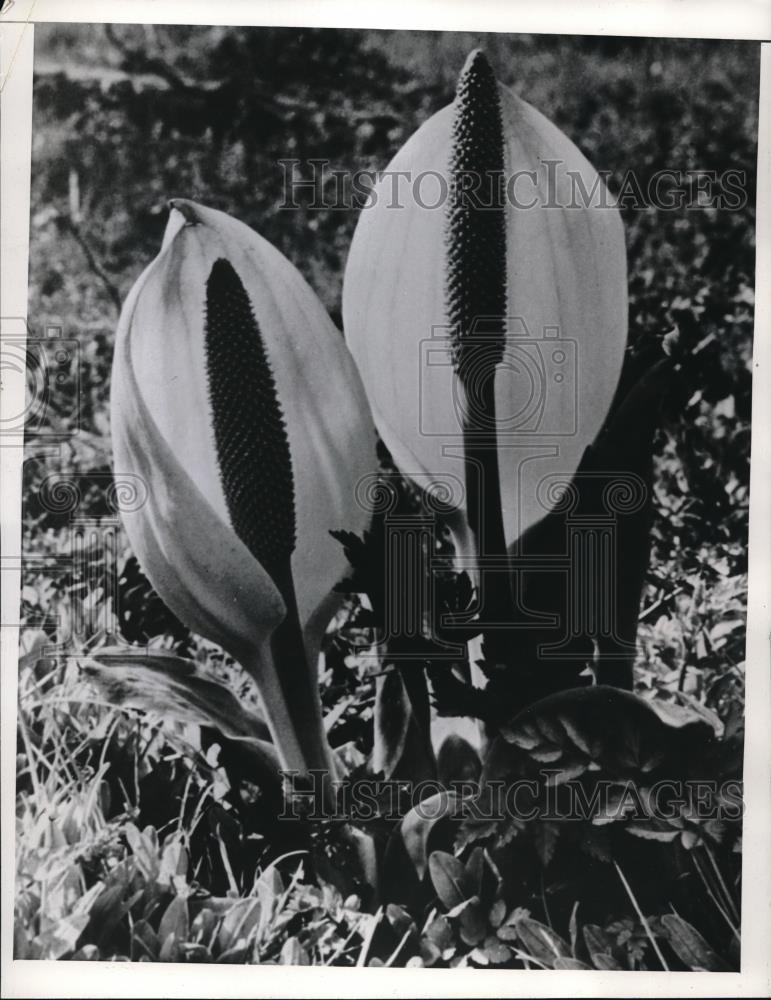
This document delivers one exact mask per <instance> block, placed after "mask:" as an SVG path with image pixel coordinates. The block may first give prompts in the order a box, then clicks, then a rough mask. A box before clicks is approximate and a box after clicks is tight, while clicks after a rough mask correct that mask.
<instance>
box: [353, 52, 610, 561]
mask: <svg viewBox="0 0 771 1000" xmlns="http://www.w3.org/2000/svg"><path fill="white" fill-rule="evenodd" d="M395 178H397V179H400V181H401V182H400V183H399V185H398V187H397V186H396V185H395V183H394V179H395ZM394 190H397V192H398V194H397V196H395V195H394ZM343 318H344V329H345V335H346V338H347V340H348V343H349V345H350V347H351V351H352V353H353V356H354V358H355V359H356V362H357V364H358V366H359V370H360V372H361V375H362V378H363V380H364V385H365V387H366V390H367V394H368V397H369V401H370V405H371V407H372V412H373V415H374V418H375V423H376V425H377V427H378V430H379V432H380V434H381V436H382V438H383V440H384V441H385V444H386V445H387V447H388V448H389V450H390V452H391V455H392V457H393V459H394V461H395V463H396V465H397V466H398V468H399V469H400V471H401V472H402V473H403V474H405V475H406V476H408V477H412V478H414V480H415V481H416V483H417V484H418V485H420V486H426V484H427V483H428V484H435V483H436V482H438V481H441V480H445V482H450V483H457V482H462V483H465V495H464V496H456V498H455V508H456V509H455V512H454V515H452V517H451V522H450V523H451V526H452V527H453V531H454V534H455V535H456V542H460V543H461V544H463V537H462V536H463V535H464V532H465V533H466V534H467V533H468V527H469V526H470V527H471V530H472V532H473V533H474V534H475V535H477V536H478V537H477V538H476V543H475V544H474V545H473V546H472V547H473V548H474V549H476V550H477V551H478V550H479V548H480V547H481V548H484V549H485V550H486V551H487V552H488V553H489V554H499V555H500V554H502V553H503V552H504V551H505V546H504V542H505V545H510V544H511V543H512V541H514V540H515V539H516V538H518V537H519V536H520V535H521V534H522V532H523V531H525V530H526V529H527V528H528V527H529V526H530V525H532V524H533V523H535V522H536V521H537V520H539V519H540V518H541V517H543V516H544V514H545V513H546V512H547V510H548V509H549V504H548V498H546V499H545V498H544V496H543V495H542V491H539V488H538V485H539V482H541V481H542V480H544V478H545V477H546V476H552V475H553V474H555V473H559V474H564V475H565V478H566V479H569V478H570V476H571V475H572V474H573V473H574V472H575V470H576V468H577V466H578V464H579V461H580V459H581V455H582V453H583V451H584V449H585V448H586V446H587V445H588V444H590V443H591V442H592V441H593V439H594V437H595V435H596V434H597V432H598V431H599V429H600V427H601V425H602V423H603V421H604V419H605V417H606V415H607V413H608V409H609V406H610V403H611V399H612V397H613V394H614V391H615V388H616V384H617V381H618V377H619V373H620V370H621V364H622V358H623V354H624V347H625V342H626V332H627V294H626V252H625V245H624V234H623V230H622V224H621V219H620V216H619V213H618V211H617V209H616V208H615V206H614V205H613V204H612V201H611V199H610V196H609V195H608V192H607V190H606V189H605V186H604V184H603V182H602V180H601V179H600V177H599V176H598V174H597V172H596V171H595V170H594V168H593V167H592V166H591V165H590V164H589V163H588V162H587V160H586V159H585V158H584V156H583V155H582V154H581V153H580V152H579V150H578V149H577V148H576V147H575V146H574V145H573V143H572V142H571V141H570V140H569V139H568V138H567V137H566V136H565V135H563V133H562V132H561V131H560V130H559V129H558V128H557V127H556V126H555V125H553V124H552V123H551V122H550V121H548V120H547V119H546V118H545V117H544V116H543V115H542V114H540V113H539V112H538V111H536V110H535V108H533V107H531V106H530V105H529V104H527V103H525V102H524V101H522V100H520V99H519V98H518V97H517V96H516V95H515V94H514V93H512V92H511V91H510V90H508V89H507V88H505V87H503V86H501V85H499V84H498V83H497V82H496V80H495V78H494V76H493V73H492V70H491V68H490V66H489V63H488V62H487V60H486V58H485V56H484V55H483V54H482V53H481V52H480V51H475V52H473V53H472V54H471V55H470V56H469V58H468V60H467V62H466V65H465V67H464V69H463V71H462V73H461V76H460V78H459V82H458V87H457V94H456V98H455V101H454V102H453V104H451V105H449V106H447V107H445V108H444V109H442V110H440V111H439V112H438V113H436V114H435V115H433V117H431V118H429V119H428V121H426V122H425V123H424V124H423V125H422V126H421V127H420V128H419V129H418V131H417V132H416V133H415V134H414V135H413V136H412V137H411V138H410V139H409V141H408V142H407V143H406V144H405V145H404V146H403V147H402V149H401V150H400V151H399V152H398V153H397V154H396V156H395V157H394V159H393V160H392V161H391V163H390V165H389V167H388V168H387V170H386V171H385V175H384V177H383V178H382V179H381V181H380V183H379V185H378V186H376V187H375V189H374V193H373V196H372V198H371V200H370V203H369V204H368V205H366V206H365V207H364V208H363V209H362V211H361V213H360V217H359V221H358V224H357V227H356V232H355V235H354V239H353V243H352V246H351V251H350V255H349V258H348V263H347V267H346V273H345V284H344V293H343ZM485 491H487V492H488V493H495V494H497V493H498V492H499V495H496V496H492V497H483V496H482V494H483V493H484V492H485ZM483 507H484V508H485V512H484V515H483V513H482V508H483ZM496 508H497V511H496ZM453 522H454V523H453ZM502 535H503V536H504V537H503V538H502V537H501V536H502ZM479 536H481V537H479Z"/></svg>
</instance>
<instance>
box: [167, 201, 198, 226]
mask: <svg viewBox="0 0 771 1000" xmlns="http://www.w3.org/2000/svg"><path fill="white" fill-rule="evenodd" d="M168 206H169V210H170V211H171V212H179V214H180V215H181V216H182V218H183V219H184V220H185V223H186V224H187V225H188V226H197V225H199V224H200V222H201V216H200V213H199V211H198V205H196V203H195V202H194V201H190V200H189V199H188V198H169V201H168Z"/></svg>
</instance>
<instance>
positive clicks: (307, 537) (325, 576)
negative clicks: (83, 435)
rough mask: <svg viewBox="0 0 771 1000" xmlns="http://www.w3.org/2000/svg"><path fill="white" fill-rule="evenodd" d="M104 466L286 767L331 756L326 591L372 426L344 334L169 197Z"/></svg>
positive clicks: (138, 535)
mask: <svg viewBox="0 0 771 1000" xmlns="http://www.w3.org/2000/svg"><path fill="white" fill-rule="evenodd" d="M111 405H112V434H113V445H114V460H115V468H116V470H118V471H119V472H130V473H133V474H135V475H139V476H142V477H143V479H144V480H145V482H146V483H147V485H148V490H147V502H146V503H145V505H144V506H143V507H142V508H140V509H139V510H137V511H135V512H133V513H127V514H125V515H124V522H125V527H126V532H127V534H128V537H129V541H130V543H131V545H132V548H133V550H134V552H135V554H136V555H137V557H138V559H139V561H140V563H141V564H142V566H143V568H144V570H145V572H146V573H147V575H148V577H149V578H150V581H151V582H152V584H153V586H154V587H155V588H156V590H157V591H158V593H159V594H160V595H161V597H162V598H163V600H164V601H165V602H166V603H167V604H168V606H169V607H170V608H171V609H172V610H173V611H174V612H175V613H176V614H177V615H178V617H179V618H180V619H181V620H182V621H183V622H184V623H185V624H186V625H187V626H188V627H189V628H191V629H192V630H194V631H195V632H198V633H200V634H201V635H203V636H204V637H206V638H207V639H210V640H212V641H214V642H216V643H218V644H219V645H221V646H222V647H223V648H224V649H225V650H226V651H227V652H229V653H230V654H231V655H232V656H233V657H235V659H237V660H238V661H239V662H240V663H241V664H242V665H243V667H244V668H245V669H246V670H247V671H248V672H249V673H250V674H251V675H252V676H253V678H254V680H255V682H256V684H257V688H258V690H259V693H260V696H261V698H262V701H263V703H264V708H265V713H266V717H267V720H268V724H269V727H270V730H271V734H272V737H273V741H274V743H275V746H276V748H277V751H278V755H279V758H280V761H281V763H282V765H283V766H284V767H285V768H292V769H297V770H299V771H300V772H303V773H305V772H307V770H308V769H310V768H314V767H316V768H332V773H334V765H333V763H332V761H331V755H330V752H329V748H328V745H327V743H326V738H325V736H324V732H323V727H322V721H321V707H320V701H319V694H318V686H317V654H318V646H319V641H320V637H321V634H322V633H323V629H324V627H325V626H326V624H327V622H328V620H329V617H330V614H331V603H330V602H331V598H330V592H331V590H332V588H333V587H334V586H335V584H336V583H338V582H339V581H340V579H341V578H342V577H343V576H344V575H345V574H346V570H347V561H346V559H345V556H344V553H343V550H342V548H341V546H340V545H339V544H338V543H337V542H336V541H334V540H333V539H332V538H331V537H330V534H329V532H330V530H333V529H339V528H341V527H344V528H347V529H349V530H355V531H358V532H362V531H363V530H364V529H365V528H366V525H367V520H368V515H367V513H366V512H365V511H364V510H363V509H362V508H361V507H360V506H359V505H358V504H357V503H356V501H355V487H356V484H357V482H358V481H359V479H360V478H361V477H362V476H364V475H366V474H368V473H370V472H371V471H372V470H373V468H374V465H375V448H374V446H375V434H374V427H373V425H372V422H371V417H370V415H369V408H368V404H367V401H366V397H365V395H364V390H363V388H362V385H361V382H360V380H359V376H358V374H357V371H356V368H355V366H354V363H353V361H352V359H351V357H350V355H349V353H348V350H347V348H346V346H345V343H344V341H343V339H342V337H341V336H340V334H339V333H338V331H337V330H336V329H335V327H334V326H333V324H332V322H331V321H330V319H329V318H328V316H327V314H326V312H325V311H324V308H323V306H322V305H321V303H320V302H319V300H318V299H317V298H316V296H315V294H314V293H313V292H312V291H311V289H310V288H309V286H308V285H307V284H306V282H305V281H304V280H303V278H302V277H301V276H300V274H299V273H298V272H297V271H296V269H295V268H294V267H293V266H292V264H290V263H289V261H287V260H286V259H285V258H284V257H283V256H282V255H281V254H280V253H279V252H278V251H277V250H276V249H275V248H274V247H272V246H271V245H270V244H269V243H268V242H267V241H266V240H264V239H262V238H261V237H260V236H258V235H257V234H256V233H254V232H253V231H252V230H251V229H249V228H248V227H247V226H245V225H243V224H242V223H240V222H238V221H236V220H235V219H232V218H230V217H228V216H227V215H225V214H223V213H222V212H218V211H214V210H212V209H208V208H204V207H202V206H199V205H196V204H194V203H193V202H189V201H174V202H172V212H171V216H170V219H169V223H168V226H167V229H166V233H165V236H164V240H163V246H162V249H161V251H160V253H159V255H158V257H157V258H156V259H155V260H154V261H153V263H152V264H150V266H149V267H148V268H147V269H146V270H145V272H144V273H143V274H142V276H141V277H140V278H139V280H138V281H137V283H136V285H135V286H134V288H133V289H132V291H131V293H130V295H129V297H128V299H127V301H126V303H125V306H124V309H123V312H122V315H121V320H120V324H119V329H118V336H117V345H116V350H115V360H114V367H113V387H112V401H111Z"/></svg>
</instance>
